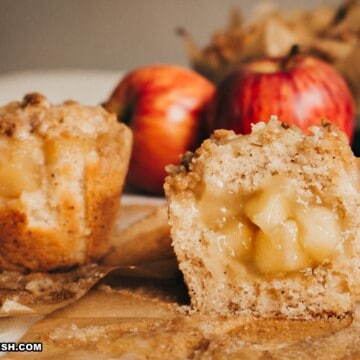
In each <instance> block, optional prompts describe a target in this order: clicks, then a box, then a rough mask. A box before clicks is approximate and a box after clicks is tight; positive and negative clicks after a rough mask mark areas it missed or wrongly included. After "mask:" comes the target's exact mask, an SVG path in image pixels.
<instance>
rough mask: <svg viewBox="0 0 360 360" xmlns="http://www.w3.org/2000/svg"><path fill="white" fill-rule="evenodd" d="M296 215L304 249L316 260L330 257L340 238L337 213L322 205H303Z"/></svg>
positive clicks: (319, 260) (320, 260)
mask: <svg viewBox="0 0 360 360" xmlns="http://www.w3.org/2000/svg"><path fill="white" fill-rule="evenodd" d="M296 215H297V216H296V218H297V221H298V224H299V228H300V235H301V236H300V241H301V242H302V245H303V248H304V250H305V251H306V252H307V253H308V254H309V255H310V256H311V257H312V258H313V259H314V260H315V261H317V262H322V261H324V260H325V259H331V258H332V257H333V255H334V253H335V252H336V247H337V246H338V244H339V241H340V239H341V228H340V224H339V219H338V217H337V215H336V214H335V213H334V212H333V211H331V210H330V209H328V208H326V207H324V206H312V207H303V208H301V209H298V211H297V214H296Z"/></svg>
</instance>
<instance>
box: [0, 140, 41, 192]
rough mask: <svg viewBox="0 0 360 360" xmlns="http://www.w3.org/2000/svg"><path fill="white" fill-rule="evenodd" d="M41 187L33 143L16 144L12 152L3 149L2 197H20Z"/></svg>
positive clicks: (0, 156) (0, 172)
mask: <svg viewBox="0 0 360 360" xmlns="http://www.w3.org/2000/svg"><path fill="white" fill-rule="evenodd" d="M39 186H40V174H39V170H38V168H37V164H36V162H35V161H34V159H33V149H32V144H31V143H29V144H28V143H26V142H20V141H19V142H16V143H15V142H14V143H12V144H11V148H10V150H9V149H7V150H5V149H1V155H0V196H4V197H8V198H13V197H18V196H20V194H21V193H22V192H23V191H34V190H36V189H37V188H38V187H39Z"/></svg>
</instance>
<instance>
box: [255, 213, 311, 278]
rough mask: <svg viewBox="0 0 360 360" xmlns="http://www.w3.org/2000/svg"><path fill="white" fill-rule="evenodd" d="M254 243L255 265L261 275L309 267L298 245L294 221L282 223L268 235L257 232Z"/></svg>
mask: <svg viewBox="0 0 360 360" xmlns="http://www.w3.org/2000/svg"><path fill="white" fill-rule="evenodd" d="M255 241H256V242H255V254H254V260H255V265H256V266H257V268H258V270H260V271H261V272H263V273H278V272H289V271H295V270H300V269H304V268H306V267H308V266H310V265H311V263H310V259H309V258H308V257H307V255H306V254H305V253H304V251H303V250H302V248H301V247H300V245H299V243H298V227H297V225H296V223H295V221H294V220H287V221H284V222H282V223H281V224H279V225H277V226H276V227H275V228H273V230H272V231H271V234H269V235H268V234H265V233H264V232H263V231H261V230H259V232H258V233H257V236H256V240H255Z"/></svg>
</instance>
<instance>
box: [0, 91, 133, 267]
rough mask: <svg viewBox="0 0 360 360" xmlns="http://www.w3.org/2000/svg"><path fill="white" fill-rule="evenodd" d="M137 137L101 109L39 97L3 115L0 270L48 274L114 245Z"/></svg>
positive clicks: (94, 256) (85, 260) (0, 113)
mask: <svg viewBox="0 0 360 360" xmlns="http://www.w3.org/2000/svg"><path fill="white" fill-rule="evenodd" d="M131 145H132V134H131V131H130V129H129V128H127V127H126V126H125V125H124V124H120V123H118V122H117V120H116V117H115V115H113V114H110V113H108V112H107V111H106V110H105V109H103V108H102V107H100V106H82V105H79V104H78V103H76V102H73V101H67V102H64V103H63V104H60V105H52V104H51V103H50V102H49V101H48V100H47V99H46V98H45V97H44V96H42V95H41V94H37V93H34V94H28V95H26V96H25V97H24V98H23V100H22V102H11V103H9V104H8V105H6V106H3V107H1V108H0V270H20V271H26V270H28V271H49V270H56V269H64V268H69V267H72V266H76V265H81V264H84V263H88V262H91V261H94V260H96V259H98V258H99V257H101V256H102V255H104V253H105V252H106V251H107V249H108V246H109V239H110V232H111V230H112V227H113V224H114V222H115V217H116V214H117V210H118V207H119V197H120V195H121V192H122V187H123V183H124V178H125V175H126V172H127V168H128V163H129V157H130V152H131Z"/></svg>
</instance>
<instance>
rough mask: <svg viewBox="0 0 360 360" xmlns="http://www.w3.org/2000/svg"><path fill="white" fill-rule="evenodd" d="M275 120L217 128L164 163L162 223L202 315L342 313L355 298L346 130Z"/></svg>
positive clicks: (354, 192) (359, 283)
mask: <svg viewBox="0 0 360 360" xmlns="http://www.w3.org/2000/svg"><path fill="white" fill-rule="evenodd" d="M311 132H312V133H311V134H309V135H307V134H304V133H302V132H301V131H300V130H299V129H297V128H296V127H289V126H288V125H286V124H284V123H281V122H280V121H278V119H277V118H276V117H272V118H271V119H270V121H269V122H268V123H267V124H265V123H258V124H256V125H255V126H253V129H252V133H251V134H249V135H236V134H235V133H234V132H232V131H227V130H217V131H215V132H214V134H213V135H212V137H211V138H210V139H208V140H206V141H204V142H203V144H202V145H201V147H200V148H199V149H198V150H197V151H196V152H195V153H188V154H185V155H184V156H183V161H182V164H181V165H180V166H172V165H171V166H169V167H168V168H167V171H168V174H169V175H168V177H167V178H166V182H165V186H164V187H165V192H166V197H167V199H168V203H169V223H170V227H171V236H172V241H173V246H174V250H175V253H176V255H177V258H178V260H179V266H180V269H181V270H182V272H183V274H184V278H185V281H186V283H187V285H188V289H189V293H190V297H191V304H192V306H193V307H194V309H195V310H197V311H199V312H201V313H204V314H207V313H214V314H219V315H234V314H237V315H240V314H243V315H254V316H258V317H286V318H303V319H311V318H316V317H330V316H339V317H341V316H343V315H345V314H346V313H348V312H350V311H351V309H352V306H353V303H354V301H355V300H356V299H357V298H359V295H360V231H359V229H360V227H359V225H360V193H359V186H360V178H359V173H358V169H357V162H356V158H355V157H354V155H353V153H352V151H351V149H350V147H349V145H348V139H347V138H346V136H345V135H344V134H343V133H341V132H340V131H338V130H337V129H336V128H335V127H334V126H333V125H331V124H330V123H329V122H323V124H322V126H320V127H313V128H311Z"/></svg>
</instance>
